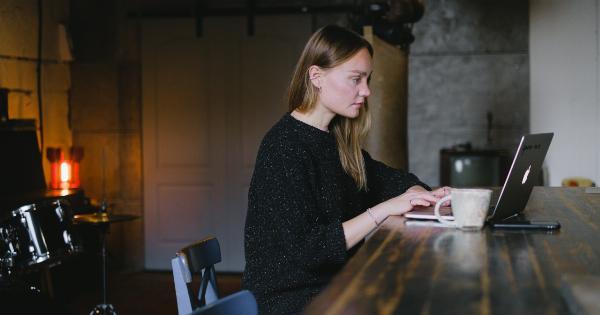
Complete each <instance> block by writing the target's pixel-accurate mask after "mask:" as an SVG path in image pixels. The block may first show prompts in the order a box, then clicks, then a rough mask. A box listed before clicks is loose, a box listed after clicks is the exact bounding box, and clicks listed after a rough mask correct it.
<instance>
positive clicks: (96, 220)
mask: <svg viewBox="0 0 600 315" xmlns="http://www.w3.org/2000/svg"><path fill="white" fill-rule="evenodd" d="M106 209H107V206H106V202H105V201H103V202H102V205H101V207H100V211H99V212H95V213H90V214H79V215H75V216H74V217H73V222H74V223H76V224H84V225H89V226H95V227H97V228H98V229H99V232H100V233H99V234H100V243H101V244H102V252H101V255H100V256H101V260H102V303H100V304H98V305H96V306H95V307H94V308H93V309H92V311H91V312H90V315H101V314H102V315H116V314H117V312H116V311H115V308H114V306H113V305H112V304H109V303H108V302H107V298H106V296H107V292H106V291H107V290H106V235H107V234H108V229H109V227H110V225H111V224H112V223H117V222H124V221H131V220H135V219H138V218H139V216H136V215H128V214H108V213H107V211H106Z"/></svg>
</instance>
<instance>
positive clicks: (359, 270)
mask: <svg viewBox="0 0 600 315" xmlns="http://www.w3.org/2000/svg"><path fill="white" fill-rule="evenodd" d="M525 213H526V214H527V215H528V216H529V217H530V218H536V219H538V218H546V219H554V220H558V221H559V222H560V223H561V225H562V228H561V229H560V230H559V231H556V232H544V231H523V230H519V231H509V230H493V229H491V228H489V227H486V228H484V229H483V230H482V231H477V232H468V231H461V230H455V229H449V228H443V227H435V226H414V225H411V224H410V223H409V224H407V221H406V220H405V219H404V218H403V217H390V218H388V219H387V220H386V222H385V223H384V224H383V225H382V226H381V227H380V229H379V230H378V231H376V232H375V233H374V234H373V235H372V237H371V238H370V239H369V240H368V241H367V242H366V243H365V244H364V245H363V247H362V248H361V249H360V250H359V251H358V253H357V254H356V255H355V256H354V257H353V258H352V259H351V260H350V261H349V262H348V264H347V265H346V266H345V267H344V269H342V271H341V272H340V273H339V274H338V275H337V276H336V277H335V278H334V279H333V281H332V283H331V284H330V285H329V286H328V287H327V288H326V289H325V290H324V291H323V292H322V293H321V294H320V295H318V296H317V297H316V298H315V300H313V302H312V303H311V304H310V305H309V306H308V307H307V309H306V314H318V315H322V314H564V313H568V306H567V304H566V303H565V302H564V300H563V298H562V296H561V291H560V287H561V276H562V275H564V274H567V273H570V274H588V275H600V194H588V193H585V191H584V189H582V188H548V187H535V188H534V191H533V193H532V196H531V198H530V201H529V204H528V206H527V208H526V210H525ZM598 303H600V301H598Z"/></svg>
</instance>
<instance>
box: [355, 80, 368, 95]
mask: <svg viewBox="0 0 600 315" xmlns="http://www.w3.org/2000/svg"><path fill="white" fill-rule="evenodd" d="M358 95H360V96H362V97H367V96H369V95H371V89H369V84H367V83H366V82H365V83H363V84H361V87H360V90H359V91H358Z"/></svg>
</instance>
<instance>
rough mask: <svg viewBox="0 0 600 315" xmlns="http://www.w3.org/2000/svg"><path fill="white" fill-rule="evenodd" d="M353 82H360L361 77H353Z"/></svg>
mask: <svg viewBox="0 0 600 315" xmlns="http://www.w3.org/2000/svg"><path fill="white" fill-rule="evenodd" d="M352 82H353V83H354V84H358V83H359V82H360V78H352Z"/></svg>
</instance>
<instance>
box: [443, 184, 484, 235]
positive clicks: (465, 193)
mask: <svg viewBox="0 0 600 315" xmlns="http://www.w3.org/2000/svg"><path fill="white" fill-rule="evenodd" d="M491 197H492V191H491V190H489V189H461V188H452V189H451V190H450V195H448V196H446V197H444V198H442V199H440V200H439V201H438V202H437V203H436V204H435V216H436V218H437V219H438V221H440V222H441V223H443V224H444V225H447V226H452V227H457V228H461V229H481V228H482V227H483V224H484V223H485V219H486V217H487V213H488V208H489V206H490V198H491ZM448 200H452V214H453V216H454V221H450V220H446V219H444V218H442V216H441V215H440V206H441V205H442V204H443V203H444V202H446V201H448Z"/></svg>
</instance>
